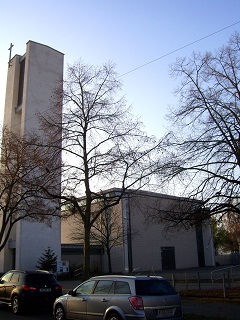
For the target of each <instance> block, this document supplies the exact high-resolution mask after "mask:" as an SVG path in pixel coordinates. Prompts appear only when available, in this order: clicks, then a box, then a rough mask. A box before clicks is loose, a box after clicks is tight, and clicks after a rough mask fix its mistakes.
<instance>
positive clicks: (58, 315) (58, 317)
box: [54, 304, 66, 320]
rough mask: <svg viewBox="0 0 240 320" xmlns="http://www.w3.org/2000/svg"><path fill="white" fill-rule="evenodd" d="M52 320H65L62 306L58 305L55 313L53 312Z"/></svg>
mask: <svg viewBox="0 0 240 320" xmlns="http://www.w3.org/2000/svg"><path fill="white" fill-rule="evenodd" d="M54 319H55V320H65V319H66V318H65V312H64V309H63V306H61V305H60V304H59V305H57V306H56V308H55V311H54Z"/></svg>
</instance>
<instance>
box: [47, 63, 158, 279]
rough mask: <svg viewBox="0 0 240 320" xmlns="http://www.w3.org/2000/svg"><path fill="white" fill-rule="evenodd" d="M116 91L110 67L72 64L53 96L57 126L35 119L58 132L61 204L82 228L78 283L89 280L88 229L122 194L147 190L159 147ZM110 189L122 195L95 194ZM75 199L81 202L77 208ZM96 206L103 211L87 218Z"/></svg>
mask: <svg viewBox="0 0 240 320" xmlns="http://www.w3.org/2000/svg"><path fill="white" fill-rule="evenodd" d="M120 89H121V83H120V81H119V80H118V79H117V75H116V73H115V70H114V66H113V65H112V64H104V65H103V66H101V67H99V68H98V67H96V68H95V67H93V66H89V65H85V64H84V63H83V62H79V63H76V64H74V65H73V66H70V67H69V68H68V73H67V79H66V81H65V82H64V86H63V91H59V92H56V101H61V100H62V99H63V117H62V122H61V123H57V121H56V118H55V116H56V115H55V113H52V114H50V113H49V114H48V115H47V116H46V115H42V119H41V121H42V124H43V127H44V130H46V132H47V131H51V130H55V129H56V130H57V128H60V127H61V128H62V139H63V143H62V150H63V157H64V159H65V163H64V165H63V167H62V186H63V189H62V195H61V199H62V204H64V203H65V202H66V203H68V206H70V205H71V210H72V212H74V213H76V212H77V213H78V214H79V215H80V217H81V219H82V222H83V225H84V266H83V278H84V279H86V278H88V277H89V269H90V231H91V228H92V226H93V225H94V223H95V222H96V220H97V219H98V217H99V216H100V215H101V214H102V213H103V212H105V210H107V209H108V208H110V207H113V206H115V205H116V204H118V203H119V201H120V200H121V198H122V196H123V194H124V192H125V191H126V190H127V189H128V188H135V189H139V188H144V187H146V186H147V185H149V184H150V183H151V176H152V174H153V173H154V172H155V170H156V160H155V158H156V157H154V156H155V153H156V150H157V148H158V146H159V143H158V142H156V141H155V140H154V139H153V138H152V137H148V136H147V134H145V133H144V132H143V131H142V128H141V126H142V124H141V123H140V122H139V120H138V119H134V117H133V115H132V114H131V113H130V109H129V108H127V107H126V104H125V101H124V99H123V98H119V91H120ZM55 103H58V102H55ZM55 109H56V108H55ZM49 143H51V141H50V142H49ZM56 152H57V151H56ZM113 186H114V187H118V188H120V189H121V190H122V191H121V192H119V193H115V194H112V193H109V194H107V193H104V192H102V191H101V190H105V189H109V188H112V187H113ZM52 196H54V194H52ZM80 197H83V198H84V201H82V202H81V203H79V198H80ZM96 202H102V203H104V207H101V208H99V210H98V211H95V213H94V214H92V207H93V206H92V204H93V203H96Z"/></svg>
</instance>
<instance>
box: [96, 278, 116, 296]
mask: <svg viewBox="0 0 240 320" xmlns="http://www.w3.org/2000/svg"><path fill="white" fill-rule="evenodd" d="M112 287H113V281H112V280H100V281H98V283H97V285H96V288H95V289H94V292H93V293H94V294H110V293H112Z"/></svg>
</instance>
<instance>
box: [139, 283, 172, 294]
mask: <svg viewBox="0 0 240 320" xmlns="http://www.w3.org/2000/svg"><path fill="white" fill-rule="evenodd" d="M136 294H137V295H140V296H159V295H160V296H161V295H171V294H176V291H175V289H174V288H173V287H172V285H171V284H170V283H169V282H168V281H167V280H157V279H149V280H136Z"/></svg>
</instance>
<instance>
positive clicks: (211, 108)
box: [159, 33, 240, 222]
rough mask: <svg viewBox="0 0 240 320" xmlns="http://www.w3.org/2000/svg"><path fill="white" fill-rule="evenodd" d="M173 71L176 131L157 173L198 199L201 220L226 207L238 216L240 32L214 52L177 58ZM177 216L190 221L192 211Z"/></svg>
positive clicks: (182, 192)
mask: <svg viewBox="0 0 240 320" xmlns="http://www.w3.org/2000/svg"><path fill="white" fill-rule="evenodd" d="M172 75H173V76H174V77H180V78H181V80H182V81H181V84H180V86H179V88H178V89H177V90H176V94H178V95H179V96H180V105H179V107H177V108H176V109H175V110H173V112H172V113H171V116H170V120H172V123H173V124H175V125H176V129H175V130H173V131H172V132H171V133H169V135H168V136H167V137H166V140H165V141H166V145H165V150H166V151H167V152H168V157H167V156H166V164H165V166H163V167H161V168H160V170H159V173H161V174H162V175H161V177H165V180H164V178H163V181H165V182H166V180H167V181H170V180H171V181H175V183H176V185H177V188H178V191H179V192H181V194H183V195H185V196H187V197H190V198H192V199H198V200H201V201H202V204H201V206H199V208H198V213H199V212H201V214H200V215H198V218H200V220H204V219H205V218H209V217H210V216H212V215H217V216H218V217H221V216H222V215H225V214H226V213H228V212H229V211H231V212H233V213H236V214H238V215H239V214H240V206H239V204H240V203H239V200H240V198H239V194H240V179H239V172H240V171H239V170H240V144H239V142H240V118H239V116H240V109H239V108H240V104H239V103H240V87H239V84H240V36H239V34H238V33H235V34H234V35H233V36H232V37H231V38H230V40H229V43H228V45H227V46H223V47H222V48H220V49H218V50H217V51H216V52H214V53H211V52H206V53H205V54H201V53H198V54H196V53H194V54H193V55H192V57H191V58H189V59H186V58H183V59H178V60H177V61H176V63H175V64H174V65H173V66H172ZM201 207H207V208H208V209H209V210H201ZM176 219H185V220H188V221H190V222H193V220H194V215H193V211H191V212H190V211H189V210H185V211H184V210H183V211H182V214H181V217H173V219H172V221H174V220H175V221H176ZM196 221H199V219H196Z"/></svg>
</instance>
